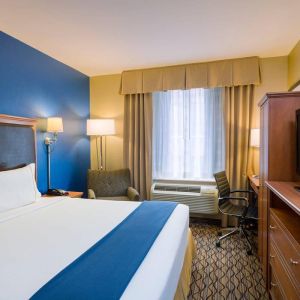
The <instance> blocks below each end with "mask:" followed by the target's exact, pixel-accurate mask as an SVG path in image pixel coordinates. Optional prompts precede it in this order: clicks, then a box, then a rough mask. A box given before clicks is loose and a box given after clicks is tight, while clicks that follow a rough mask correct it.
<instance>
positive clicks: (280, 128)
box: [258, 92, 300, 299]
mask: <svg viewBox="0 0 300 300" xmlns="http://www.w3.org/2000/svg"><path fill="white" fill-rule="evenodd" d="M259 105H260V124H261V133H260V174H259V178H260V182H259V185H260V187H259V201H258V210H259V226H258V254H259V257H260V259H261V262H262V268H263V274H264V278H265V280H266V285H267V289H268V290H269V291H270V295H271V297H272V298H274V299H300V297H299V294H297V293H298V292H299V290H298V291H297V289H296V285H295V284H296V283H297V282H298V286H299V273H297V272H299V270H298V269H299V265H297V263H295V264H293V263H292V262H291V261H290V262H289V263H288V260H290V259H293V257H294V255H292V253H290V252H289V251H292V250H289V249H296V250H295V251H296V252H297V251H298V254H299V235H297V231H299V232H300V222H299V214H298V213H297V209H296V210H295V209H293V208H292V207H291V206H292V204H291V203H293V201H291V199H290V198H291V197H292V198H293V197H296V198H297V197H299V199H300V193H298V192H296V191H294V190H293V189H292V183H290V184H288V183H281V184H279V185H278V183H274V182H275V181H276V182H295V181H299V183H298V184H299V185H300V177H299V176H298V175H297V173H296V110H297V109H300V92H287V93H269V94H267V95H266V96H265V97H264V98H263V99H262V101H261V102H260V104H259ZM267 182H268V183H267ZM288 187H289V188H288ZM286 190H288V191H289V192H287V195H286V194H284V195H285V196H283V194H282V193H283V191H286ZM290 193H291V194H290ZM280 195H281V196H280ZM292 195H293V196H292ZM284 199H285V200H286V199H290V200H289V202H287V201H285V200H284ZM279 208H280V209H279ZM288 215H289V216H290V217H289V218H288V217H287V216H288ZM291 224H294V225H295V226H292V225H291ZM297 224H298V225H297ZM274 226H275V227H276V228H277V229H276V230H273V229H274V228H273V227H274ZM296 228H297V230H296ZM272 230H273V231H272ZM283 233H284V234H283ZM291 245H293V247H291ZM286 249H287V250H286ZM274 256H275V258H274ZM298 258H299V257H298ZM295 261H297V255H296V256H295ZM297 262H298V261H297ZM295 266H296V267H295ZM295 269H297V270H298V271H296V273H295V272H293V270H295ZM297 280H298V281H297ZM277 286H278V287H280V288H276V287H277ZM290 293H294V294H290Z"/></svg>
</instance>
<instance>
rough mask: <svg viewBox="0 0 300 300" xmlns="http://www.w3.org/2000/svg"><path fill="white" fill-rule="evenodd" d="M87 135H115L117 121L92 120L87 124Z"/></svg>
mask: <svg viewBox="0 0 300 300" xmlns="http://www.w3.org/2000/svg"><path fill="white" fill-rule="evenodd" d="M86 128H87V135H98V136H103V135H114V134H116V126H115V120H113V119H90V120H87V124H86Z"/></svg>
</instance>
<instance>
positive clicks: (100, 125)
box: [86, 119, 116, 170]
mask: <svg viewBox="0 0 300 300" xmlns="http://www.w3.org/2000/svg"><path fill="white" fill-rule="evenodd" d="M86 127H87V135H89V136H96V149H97V166H98V170H103V137H105V139H106V136H109V135H114V134H116V126H115V120H113V119H89V120H87V126H86ZM105 143H106V140H105ZM98 144H100V145H99V146H98ZM99 148H100V153H99ZM105 155H106V153H105ZM99 156H100V160H99ZM105 167H106V165H105Z"/></svg>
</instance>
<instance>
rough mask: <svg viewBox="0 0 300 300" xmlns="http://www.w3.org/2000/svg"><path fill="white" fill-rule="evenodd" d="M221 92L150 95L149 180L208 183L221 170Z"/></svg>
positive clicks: (222, 157) (216, 90)
mask: <svg viewBox="0 0 300 300" xmlns="http://www.w3.org/2000/svg"><path fill="white" fill-rule="evenodd" d="M221 93H222V89H220V88H216V89H192V90H185V91H182V90H176V91H166V92H157V93H153V178H154V179H176V180H180V179H190V180H203V179H204V180H207V179H208V180H209V179H212V178H213V173H214V172H217V171H220V170H224V166H225V141H224V131H225V130H224V117H223V99H222V95H221Z"/></svg>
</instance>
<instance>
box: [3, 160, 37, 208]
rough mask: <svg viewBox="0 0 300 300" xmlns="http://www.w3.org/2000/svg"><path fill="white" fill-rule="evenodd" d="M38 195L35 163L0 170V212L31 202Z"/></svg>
mask: <svg viewBox="0 0 300 300" xmlns="http://www.w3.org/2000/svg"><path fill="white" fill-rule="evenodd" d="M40 196H41V194H40V193H39V191H38V189H37V186H36V182H35V164H30V165H28V166H26V167H24V168H19V169H15V170H10V171H3V172H0V212H3V211H6V210H9V209H12V208H17V207H21V206H24V205H27V204H30V203H33V202H35V201H37V200H38V199H39V198H40Z"/></svg>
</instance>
